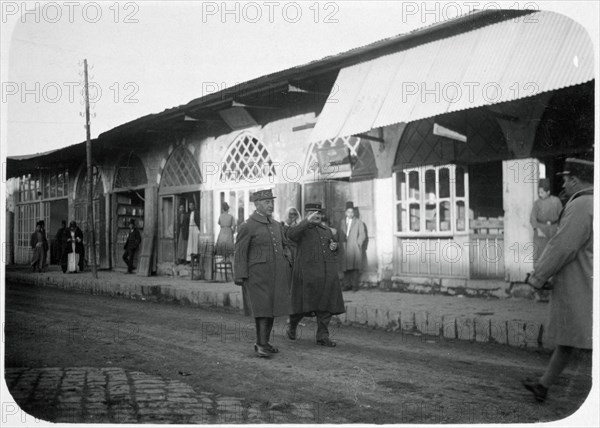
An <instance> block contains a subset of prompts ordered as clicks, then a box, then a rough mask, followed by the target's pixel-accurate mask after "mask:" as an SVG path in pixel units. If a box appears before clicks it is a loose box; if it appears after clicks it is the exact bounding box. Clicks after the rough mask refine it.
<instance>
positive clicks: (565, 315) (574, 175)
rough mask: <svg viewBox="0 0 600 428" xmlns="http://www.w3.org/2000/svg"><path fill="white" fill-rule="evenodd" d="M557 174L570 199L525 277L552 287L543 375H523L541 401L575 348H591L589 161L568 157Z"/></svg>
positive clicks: (538, 286) (537, 284)
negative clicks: (534, 377) (548, 343)
mask: <svg viewBox="0 0 600 428" xmlns="http://www.w3.org/2000/svg"><path fill="white" fill-rule="evenodd" d="M559 175H562V176H563V188H564V191H565V194H567V195H568V196H569V199H568V201H567V204H566V205H565V208H564V210H563V212H562V213H561V215H560V219H559V220H558V230H557V232H556V234H555V235H554V236H553V237H552V238H551V239H550V240H549V241H548V244H547V245H546V249H545V250H544V252H543V253H542V255H541V257H540V259H539V261H538V263H537V265H536V267H535V268H534V271H533V272H532V273H531V274H529V275H528V277H527V282H528V283H529V284H530V285H531V286H532V287H534V288H536V289H551V290H552V298H551V303H550V319H549V324H548V333H549V337H550V338H551V339H554V340H552V341H553V342H554V344H555V348H554V352H553V353H552V357H551V358H550V363H549V364H548V367H547V368H546V371H545V373H544V374H543V375H542V377H540V378H539V379H538V380H530V379H526V380H524V381H523V386H525V388H527V389H528V390H529V391H531V392H532V393H533V395H534V397H535V399H536V400H537V401H540V402H542V401H545V400H546V395H547V393H548V388H549V387H550V386H551V385H552V384H553V383H555V382H556V380H557V379H558V376H559V375H560V374H561V373H562V371H563V370H564V368H565V367H566V366H567V364H568V362H569V360H570V359H571V356H572V355H573V354H574V351H575V350H591V349H592V308H593V292H592V287H593V281H592V274H593V238H592V223H593V214H594V207H593V203H594V193H593V192H594V188H593V181H594V164H593V162H590V161H586V160H582V159H575V158H569V159H567V160H566V161H565V167H564V171H563V172H561V173H559ZM548 281H550V282H548Z"/></svg>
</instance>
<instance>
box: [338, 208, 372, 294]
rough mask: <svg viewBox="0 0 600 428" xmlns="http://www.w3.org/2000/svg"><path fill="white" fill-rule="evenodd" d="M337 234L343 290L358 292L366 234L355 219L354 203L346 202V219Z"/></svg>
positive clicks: (361, 225) (358, 220)
mask: <svg viewBox="0 0 600 428" xmlns="http://www.w3.org/2000/svg"><path fill="white" fill-rule="evenodd" d="M338 233H339V234H340V243H341V250H342V254H341V259H340V265H341V271H342V272H344V290H352V291H358V289H359V287H360V270H361V269H362V266H363V253H364V251H363V246H364V243H365V239H367V233H366V229H365V225H364V223H363V222H362V221H361V220H360V219H359V218H357V217H356V211H355V209H354V203H353V202H351V201H349V202H346V218H345V219H344V220H342V222H341V224H340V229H339V230H338Z"/></svg>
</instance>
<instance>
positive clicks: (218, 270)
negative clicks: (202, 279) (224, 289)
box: [211, 254, 233, 282]
mask: <svg viewBox="0 0 600 428" xmlns="http://www.w3.org/2000/svg"><path fill="white" fill-rule="evenodd" d="M232 256H233V254H227V255H225V256H222V255H217V254H213V263H212V276H211V280H212V281H214V280H215V278H216V276H217V274H221V276H222V275H225V282H228V281H229V277H228V276H227V274H228V272H229V273H231V280H232V281H233V263H232V262H231V257H232Z"/></svg>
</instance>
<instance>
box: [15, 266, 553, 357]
mask: <svg viewBox="0 0 600 428" xmlns="http://www.w3.org/2000/svg"><path fill="white" fill-rule="evenodd" d="M6 279H7V280H10V281H11V282H14V283H17V284H30V285H35V286H38V287H54V288H59V289H63V290H69V291H76V292H81V293H88V294H98V295H106V296H112V297H124V298H128V299H134V300H144V301H154V302H172V303H180V304H184V305H191V306H201V307H202V306H204V307H206V306H218V307H225V308H232V309H235V310H238V311H243V301H242V296H241V292H233V293H232V292H215V291H203V290H190V289H185V288H178V287H176V286H173V285H167V284H164V285H143V284H123V283H114V282H110V281H100V280H96V279H93V278H91V279H88V278H77V277H72V276H65V277H53V276H49V275H44V274H43V273H42V274H39V275H32V274H31V273H23V272H6ZM337 318H338V319H339V321H340V322H341V323H342V324H344V325H360V326H367V327H371V328H380V329H384V330H386V331H391V332H396V333H400V334H403V335H413V336H419V337H421V338H422V340H423V341H426V342H431V343H435V342H439V341H443V340H467V341H471V342H490V343H499V344H505V345H510V346H518V347H523V348H550V347H551V345H552V344H551V343H547V342H546V341H544V325H543V324H539V325H538V324H533V323H524V322H521V321H515V320H513V321H500V322H499V321H498V320H493V319H491V318H489V317H481V318H477V317H474V318H469V317H459V318H451V319H450V318H445V317H444V316H440V315H436V314H433V313H428V312H426V313H424V314H423V313H415V312H411V313H403V312H400V311H393V310H382V309H380V308H376V307H369V306H359V305H352V304H349V305H346V312H345V313H344V314H340V315H339V316H337Z"/></svg>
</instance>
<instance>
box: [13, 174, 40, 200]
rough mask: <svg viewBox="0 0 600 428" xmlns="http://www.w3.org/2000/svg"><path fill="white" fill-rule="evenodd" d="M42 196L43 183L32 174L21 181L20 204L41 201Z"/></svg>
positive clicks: (23, 177)
mask: <svg viewBox="0 0 600 428" xmlns="http://www.w3.org/2000/svg"><path fill="white" fill-rule="evenodd" d="M41 196H42V188H41V182H40V180H39V178H38V179H35V178H33V177H32V176H31V174H28V175H24V176H22V177H21V178H20V180H19V202H30V201H37V200H40V199H41Z"/></svg>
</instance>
